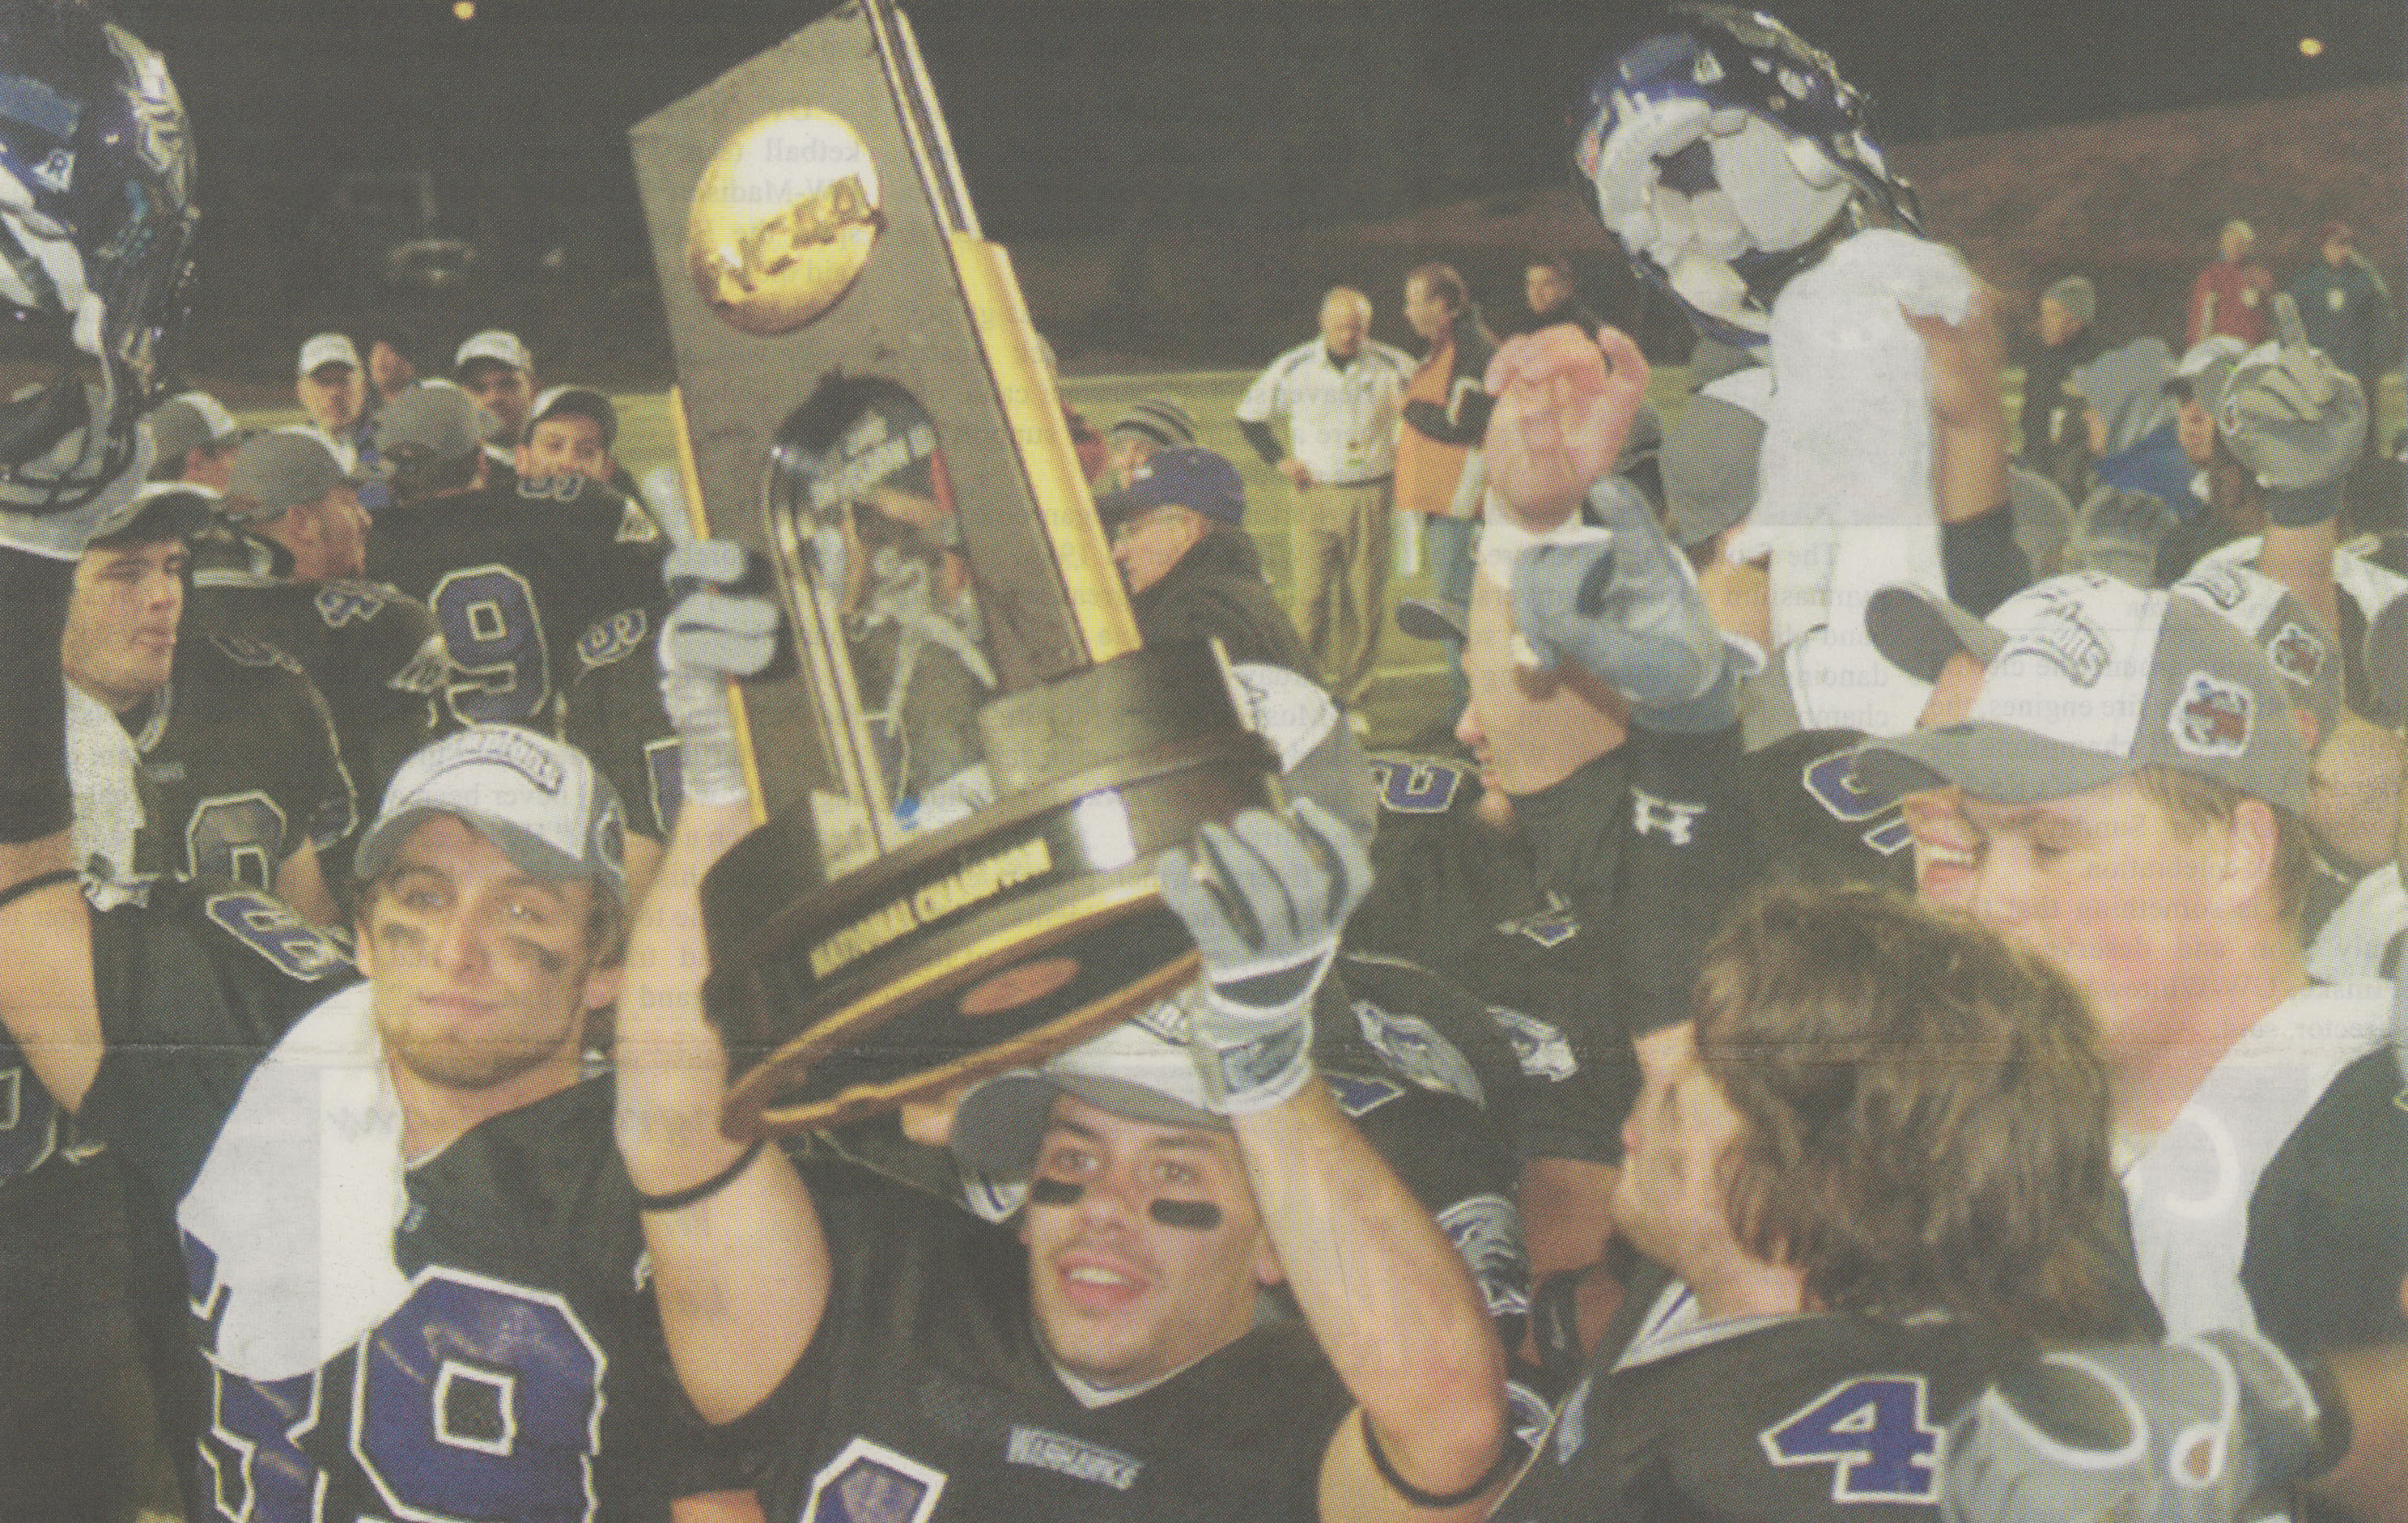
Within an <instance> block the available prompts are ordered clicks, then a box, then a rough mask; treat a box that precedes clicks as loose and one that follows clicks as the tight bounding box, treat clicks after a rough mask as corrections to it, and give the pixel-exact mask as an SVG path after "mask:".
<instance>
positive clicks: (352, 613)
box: [312, 581, 391, 630]
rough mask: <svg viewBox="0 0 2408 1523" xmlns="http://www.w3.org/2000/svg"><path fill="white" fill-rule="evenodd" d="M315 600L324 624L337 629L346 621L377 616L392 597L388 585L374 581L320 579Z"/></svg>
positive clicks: (331, 628) (351, 621)
mask: <svg viewBox="0 0 2408 1523" xmlns="http://www.w3.org/2000/svg"><path fill="white" fill-rule="evenodd" d="M312 601H313V602H314V603H315V604H316V605H317V609H318V617H319V619H322V621H323V622H324V623H325V626H326V627H327V628H328V629H330V630H338V629H341V628H342V627H343V626H344V625H346V624H350V623H354V622H357V621H359V620H362V619H374V618H375V617H376V616H377V615H379V614H380V613H382V612H384V605H385V604H386V603H388V602H389V601H391V600H390V598H389V597H388V596H387V595H386V591H385V589H384V588H382V587H380V586H379V585H378V584H376V583H374V582H359V581H337V582H322V583H320V584H319V587H318V595H317V596H316V598H314V599H313V600H312Z"/></svg>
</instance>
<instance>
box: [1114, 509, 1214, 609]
mask: <svg viewBox="0 0 2408 1523" xmlns="http://www.w3.org/2000/svg"><path fill="white" fill-rule="evenodd" d="M1199 523H1200V516H1199V515H1197V514H1195V513H1191V512H1189V511H1188V510H1187V509H1186V508H1183V507H1181V506H1179V505H1176V504H1171V505H1166V506H1163V507H1156V508H1150V509H1148V510H1147V511H1145V512H1142V513H1134V514H1131V515H1130V516H1129V517H1127V518H1125V519H1123V520H1121V521H1120V522H1119V523H1117V524H1114V525H1113V526H1112V559H1113V560H1115V561H1117V562H1120V567H1121V579H1122V580H1123V581H1125V582H1126V583H1128V590H1129V594H1130V595H1131V596H1135V595H1136V594H1138V593H1140V592H1142V591H1146V590H1147V589H1148V588H1151V587H1153V586H1154V584H1155V583H1156V582H1159V581H1160V580H1162V578H1163V577H1165V576H1169V575H1170V568H1171V567H1173V566H1175V565H1177V564H1178V563H1179V562H1180V558H1181V557H1182V556H1184V555H1185V554H1186V553H1187V551H1188V549H1189V548H1191V547H1193V546H1194V545H1195V543H1196V542H1197V540H1198V539H1200V538H1202V537H1203V531H1202V529H1201V528H1200V527H1199Z"/></svg>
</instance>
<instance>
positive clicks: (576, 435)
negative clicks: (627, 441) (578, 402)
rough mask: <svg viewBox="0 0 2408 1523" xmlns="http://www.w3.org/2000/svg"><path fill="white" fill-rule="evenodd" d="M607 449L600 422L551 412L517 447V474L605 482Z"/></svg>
mask: <svg viewBox="0 0 2408 1523" xmlns="http://www.w3.org/2000/svg"><path fill="white" fill-rule="evenodd" d="M610 467H611V462H610V451H609V448H606V447H605V446H604V445H603V443H602V425H601V424H600V423H599V422H597V421H595V420H594V419H591V418H588V417H586V416H585V415H584V414H583V413H574V412H561V413H554V414H552V416H551V417H549V418H547V419H545V420H543V421H542V422H540V423H538V424H537V425H536V426H535V427H534V428H533V429H532V430H530V431H529V432H528V434H527V442H526V443H525V444H523V445H522V446H520V448H519V475H521V476H523V477H530V478H540V477H551V476H581V477H588V478H589V479H591V480H595V481H601V482H605V483H607V482H609V479H610Z"/></svg>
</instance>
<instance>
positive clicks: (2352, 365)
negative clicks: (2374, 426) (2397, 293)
mask: <svg viewBox="0 0 2408 1523" xmlns="http://www.w3.org/2000/svg"><path fill="white" fill-rule="evenodd" d="M2317 242H2318V249H2319V252H2320V253H2321V256H2322V257H2321V258H2319V259H2318V260H2317V262H2316V263H2314V264H2311V265H2309V266H2308V267H2307V269H2306V270H2305V271H2303V272H2301V274H2300V278H2298V279H2297V280H2294V281H2293V282H2292V283H2291V299H2292V300H2293V301H2296V302H2298V303H2299V304H2300V321H2301V322H2302V323H2304V324H2305V325H2306V327H2307V330H2308V342H2309V343H2311V344H2313V345H2315V347H2316V348H2318V349H2322V350H2324V351H2325V357H2326V358H2327V359H2329V360H2330V361H2332V363H2335V364H2337V365H2339V366H2341V368H2342V369H2343V370H2345V371H2347V372H2348V373H2349V374H2351V375H2353V376H2355V377H2358V389H2359V390H2360V391H2364V392H2365V393H2366V397H2367V403H2368V405H2369V406H2372V405H2373V401H2374V397H2375V384H2376V382H2378V381H2379V380H2381V379H2382V377H2383V373H2384V372H2385V371H2386V370H2389V369H2390V368H2391V366H2392V363H2393V362H2395V361H2396V360H2397V359H2398V358H2399V356H2398V355H2397V354H2395V353H2394V352H2393V351H2392V347H2391V346H2392V334H2391V292H2389V291H2387V290H2386V289H2385V288H2384V284H2383V278H2382V277H2381V276H2380V275H2377V274H2376V273H2375V271H2374V265H2373V264H2372V263H2370V262H2369V261H2368V260H2367V258H2366V256H2365V255H2363V254H2361V253H2359V252H2358V239H2357V235H2355V234H2353V233H2352V232H2351V231H2350V226H2349V224H2348V223H2347V222H2328V223H2326V224H2325V229H2324V234H2323V235H2322V236H2321V237H2320V238H2319V239H2318V240H2317Z"/></svg>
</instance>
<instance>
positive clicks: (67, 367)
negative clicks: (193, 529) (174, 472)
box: [0, 0, 194, 516]
mask: <svg viewBox="0 0 2408 1523" xmlns="http://www.w3.org/2000/svg"><path fill="white" fill-rule="evenodd" d="M192 191H193V151H192V138H191V134H190V132H189V131H188V130H187V127H186V124H185V120H184V108H183V105H182V103H181V102H180V101H179V99H178V98H177V94H176V86H175V83H174V81H172V80H171V79H169V78H168V77H167V67H166V64H165V63H164V62H163V61H162V60H161V59H160V57H159V55H158V54H157V53H156V52H153V51H152V50H150V48H148V47H146V46H144V45H143V43H142V42H141V41H140V40H139V39H138V38H136V37H135V36H133V35H132V34H131V33H128V32H126V31H125V30H123V29H122V28H121V27H118V26H116V25H113V24H111V23H110V22H109V21H107V20H105V19H104V18H103V17H102V16H101V15H100V14H99V13H98V12H97V11H95V10H94V9H93V8H92V7H90V6H88V5H86V4H84V3H83V0H0V323H5V326H6V328H7V330H8V340H7V355H8V357H9V358H10V359H12V360H17V361H33V362H36V363H42V364H47V365H50V366H54V367H55V373H54V374H53V376H52V377H51V379H50V382H49V383H48V384H47V385H42V386H38V387H35V388H29V389H27V390H26V391H22V392H20V393H18V394H17V395H16V396H15V397H12V398H10V399H9V400H8V401H7V402H5V403H0V509H5V510H7V511H11V512H15V513H19V514H26V515H37V516H38V515H49V514H62V513H79V512H87V511H89V510H91V509H92V508H93V506H94V505H95V503H96V501H97V499H99V498H101V497H102V496H103V495H106V494H111V493H112V492H113V491H117V490H122V489H124V477H126V476H127V475H128V474H129V473H130V474H131V475H132V476H133V477H134V478H135V480H136V483H137V484H138V482H139V479H140V477H141V475H142V471H141V470H140V469H139V468H138V467H139V466H140V464H141V461H140V459H139V457H140V456H141V454H143V453H144V452H145V450H144V446H143V436H142V431H141V427H140V418H141V415H142V413H143V412H144V411H145V409H146V408H147V407H148V406H149V404H150V400H151V395H152V392H153V390H154V388H155V386H156V384H157V383H158V381H159V380H160V379H161V377H163V374H164V373H165V369H166V366H165V364H164V363H163V357H162V349H163V348H164V346H165V343H166V341H167V340H168V338H169V337H170V336H171V335H172V334H173V333H174V331H175V330H176V329H177V328H178V327H179V325H180V321H181V319H182V317H183V309H184V300H185V296H184V283H185V276H186V271H187V268H188V265H187V263H186V257H185V254H186V246H187V245H188V243H189V242H190V240H191V235H192V227H193V217H194V212H193V195H192ZM95 372H96V373H95Z"/></svg>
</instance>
